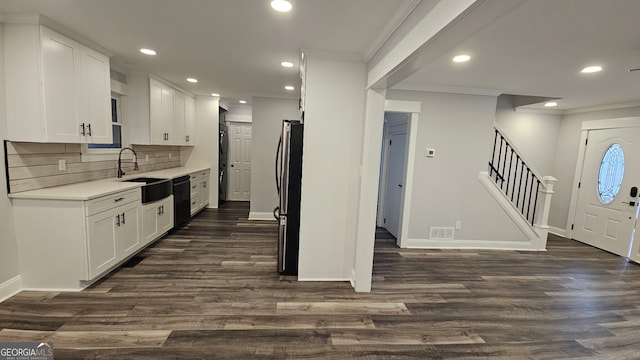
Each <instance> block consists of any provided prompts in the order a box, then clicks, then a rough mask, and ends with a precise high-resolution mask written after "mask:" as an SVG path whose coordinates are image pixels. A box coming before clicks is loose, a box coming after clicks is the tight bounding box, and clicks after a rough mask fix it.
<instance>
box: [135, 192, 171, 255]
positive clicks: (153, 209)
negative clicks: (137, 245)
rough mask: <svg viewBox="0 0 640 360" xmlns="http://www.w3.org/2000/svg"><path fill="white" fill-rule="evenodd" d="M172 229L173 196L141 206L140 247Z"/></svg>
mask: <svg viewBox="0 0 640 360" xmlns="http://www.w3.org/2000/svg"><path fill="white" fill-rule="evenodd" d="M172 228H173V195H171V196H169V197H166V198H164V199H162V200H158V201H155V202H153V203H149V204H144V205H143V206H142V245H143V246H144V245H146V244H148V243H150V242H152V241H153V240H155V239H157V238H159V237H161V236H162V235H164V234H165V233H166V232H168V231H169V230H171V229H172Z"/></svg>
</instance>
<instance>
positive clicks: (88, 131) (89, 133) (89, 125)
mask: <svg viewBox="0 0 640 360" xmlns="http://www.w3.org/2000/svg"><path fill="white" fill-rule="evenodd" d="M87 135H89V136H91V124H87Z"/></svg>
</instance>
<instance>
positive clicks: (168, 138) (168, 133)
mask: <svg viewBox="0 0 640 360" xmlns="http://www.w3.org/2000/svg"><path fill="white" fill-rule="evenodd" d="M167 141H169V133H167Z"/></svg>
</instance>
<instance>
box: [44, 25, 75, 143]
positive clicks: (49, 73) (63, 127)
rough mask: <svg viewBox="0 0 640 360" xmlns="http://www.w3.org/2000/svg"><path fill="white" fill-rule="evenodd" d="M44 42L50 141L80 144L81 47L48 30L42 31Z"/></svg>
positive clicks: (45, 87)
mask: <svg viewBox="0 0 640 360" xmlns="http://www.w3.org/2000/svg"><path fill="white" fill-rule="evenodd" d="M41 42H42V44H41V46H42V50H41V51H42V75H43V85H44V108H45V113H44V114H45V115H44V116H45V134H46V136H45V137H46V140H47V141H49V142H69V143H77V142H80V138H81V135H80V123H79V121H78V111H79V110H78V105H79V103H80V101H79V97H80V92H79V91H78V89H80V87H81V84H82V79H81V76H80V74H79V71H78V69H80V66H79V62H80V59H81V56H80V53H79V52H80V45H79V44H78V43H76V42H75V41H72V40H70V39H67V38H66V37H64V36H62V35H59V34H57V33H55V32H53V31H50V30H48V29H46V28H41ZM37 130H38V129H33V131H37Z"/></svg>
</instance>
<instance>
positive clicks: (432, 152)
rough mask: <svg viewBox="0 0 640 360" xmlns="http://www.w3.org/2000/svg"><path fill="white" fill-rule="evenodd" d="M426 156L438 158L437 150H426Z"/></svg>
mask: <svg viewBox="0 0 640 360" xmlns="http://www.w3.org/2000/svg"><path fill="white" fill-rule="evenodd" d="M424 156H426V157H434V156H436V149H429V148H427V149H424Z"/></svg>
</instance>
